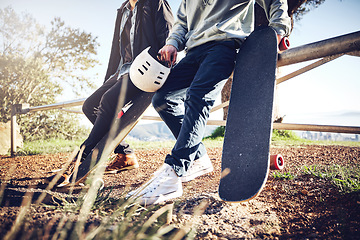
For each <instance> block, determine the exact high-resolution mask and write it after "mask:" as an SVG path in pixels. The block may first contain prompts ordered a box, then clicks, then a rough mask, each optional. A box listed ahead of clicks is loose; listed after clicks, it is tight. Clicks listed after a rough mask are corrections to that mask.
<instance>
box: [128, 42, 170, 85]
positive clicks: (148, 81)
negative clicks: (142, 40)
mask: <svg viewBox="0 0 360 240" xmlns="http://www.w3.org/2000/svg"><path fill="white" fill-rule="evenodd" d="M149 49H150V47H147V48H146V49H144V50H143V51H142V52H141V53H140V54H139V55H138V56H137V57H136V58H135V60H134V61H133V63H132V64H131V66H130V80H131V81H132V83H133V84H134V85H135V86H136V87H137V88H139V89H140V90H142V91H145V92H156V91H157V90H159V89H160V88H161V87H162V86H163V85H164V83H165V81H166V79H167V77H168V76H169V73H170V69H171V68H168V67H165V66H164V65H162V64H161V63H159V62H158V61H157V60H156V59H154V58H153V57H152V56H151V55H150V53H149Z"/></svg>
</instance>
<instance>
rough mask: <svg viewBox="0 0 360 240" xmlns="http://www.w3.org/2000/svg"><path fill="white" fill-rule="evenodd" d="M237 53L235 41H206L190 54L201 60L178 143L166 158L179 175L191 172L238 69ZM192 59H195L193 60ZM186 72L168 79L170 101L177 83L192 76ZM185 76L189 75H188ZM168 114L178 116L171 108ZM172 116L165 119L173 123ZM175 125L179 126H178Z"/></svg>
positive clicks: (186, 106) (179, 72)
mask: <svg viewBox="0 0 360 240" xmlns="http://www.w3.org/2000/svg"><path fill="white" fill-rule="evenodd" d="M235 54H236V44H235V42H234V41H224V42H215V43H209V44H204V45H203V46H200V47H197V48H195V49H194V50H193V51H190V52H189V53H188V56H187V57H188V58H187V59H195V60H196V62H197V64H194V68H196V74H195V75H194V77H193V79H192V81H191V83H190V85H189V88H188V89H187V91H186V96H185V101H184V107H185V108H184V110H185V111H184V112H183V119H182V124H181V128H180V132H179V134H178V137H177V140H176V143H175V146H174V148H173V149H172V152H171V154H170V155H168V156H167V157H166V159H165V162H166V163H167V164H169V165H171V166H172V167H173V168H174V170H175V171H176V173H177V174H178V176H182V175H183V174H184V173H185V172H186V171H187V169H188V168H189V166H190V164H191V162H192V161H193V160H194V159H195V157H196V154H197V152H198V151H199V147H200V146H201V140H202V138H203V135H204V131H205V127H206V122H207V119H208V117H209V113H210V109H211V107H212V106H213V105H214V102H215V100H216V98H217V97H218V96H219V94H220V91H221V88H222V87H223V85H224V83H225V81H226V79H227V78H228V77H229V76H230V74H231V72H232V70H233V68H234V62H235ZM185 60H186V59H185ZM193 61H194V60H193ZM189 62H191V61H190V60H189ZM181 66H182V65H180V67H181ZM195 66H196V67H195ZM182 72H184V71H176V72H175V73H177V74H176V75H175V73H174V74H173V75H172V77H171V74H170V76H169V79H168V80H167V81H169V80H170V81H169V82H168V87H167V88H165V89H161V90H160V91H161V93H160V94H162V95H163V96H165V99H167V103H169V102H170V100H173V98H172V97H173V96H174V93H175V92H176V89H179V88H177V87H176V86H177V85H178V84H182V81H184V80H185V81H188V79H184V73H182ZM181 74H183V75H181ZM185 76H187V75H186V74H185ZM168 113H169V116H171V115H173V116H174V113H172V112H170V111H169V112H168ZM164 116H165V115H164ZM171 118H172V117H168V119H167V120H165V121H168V122H170V123H171V120H169V119H171ZM170 125H171V124H170ZM176 125H178V124H176ZM173 128H174V129H175V127H174V126H173Z"/></svg>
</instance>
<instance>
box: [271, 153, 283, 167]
mask: <svg viewBox="0 0 360 240" xmlns="http://www.w3.org/2000/svg"><path fill="white" fill-rule="evenodd" d="M283 168H284V158H283V156H281V154H276V155H270V169H271V170H282V169H283Z"/></svg>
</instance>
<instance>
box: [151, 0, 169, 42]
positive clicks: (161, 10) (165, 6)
mask: <svg viewBox="0 0 360 240" xmlns="http://www.w3.org/2000/svg"><path fill="white" fill-rule="evenodd" d="M173 23H174V17H173V15H172V12H171V8H170V5H169V3H168V2H167V1H165V0H160V1H159V4H158V8H157V11H156V16H155V26H156V36H157V39H158V42H159V43H160V44H159V46H161V47H162V46H164V45H165V41H166V38H167V37H168V36H169V32H170V30H171V28H172V25H173Z"/></svg>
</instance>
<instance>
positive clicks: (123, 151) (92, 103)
mask: <svg viewBox="0 0 360 240" xmlns="http://www.w3.org/2000/svg"><path fill="white" fill-rule="evenodd" d="M117 78H118V73H116V74H114V75H113V76H111V77H110V78H109V79H108V80H106V81H105V82H104V84H103V85H102V86H101V87H100V88H98V89H97V90H96V91H95V92H94V93H93V94H91V95H90V96H89V97H88V98H87V99H86V100H85V102H84V104H83V107H82V110H83V112H84V114H85V116H86V117H87V118H88V119H89V121H90V122H91V123H92V124H95V121H96V118H97V116H98V110H99V106H100V102H101V99H102V97H103V95H104V94H105V93H106V92H107V91H109V89H111V88H112V87H113V86H114V85H115V84H116V83H117V82H118V80H117ZM114 152H115V153H116V154H120V155H129V154H132V153H134V150H133V149H132V148H130V145H129V144H127V143H126V142H125V141H122V142H121V143H120V144H119V145H118V146H117V147H116V149H115V150H114ZM120 157H122V156H120ZM124 157H125V156H124Z"/></svg>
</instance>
